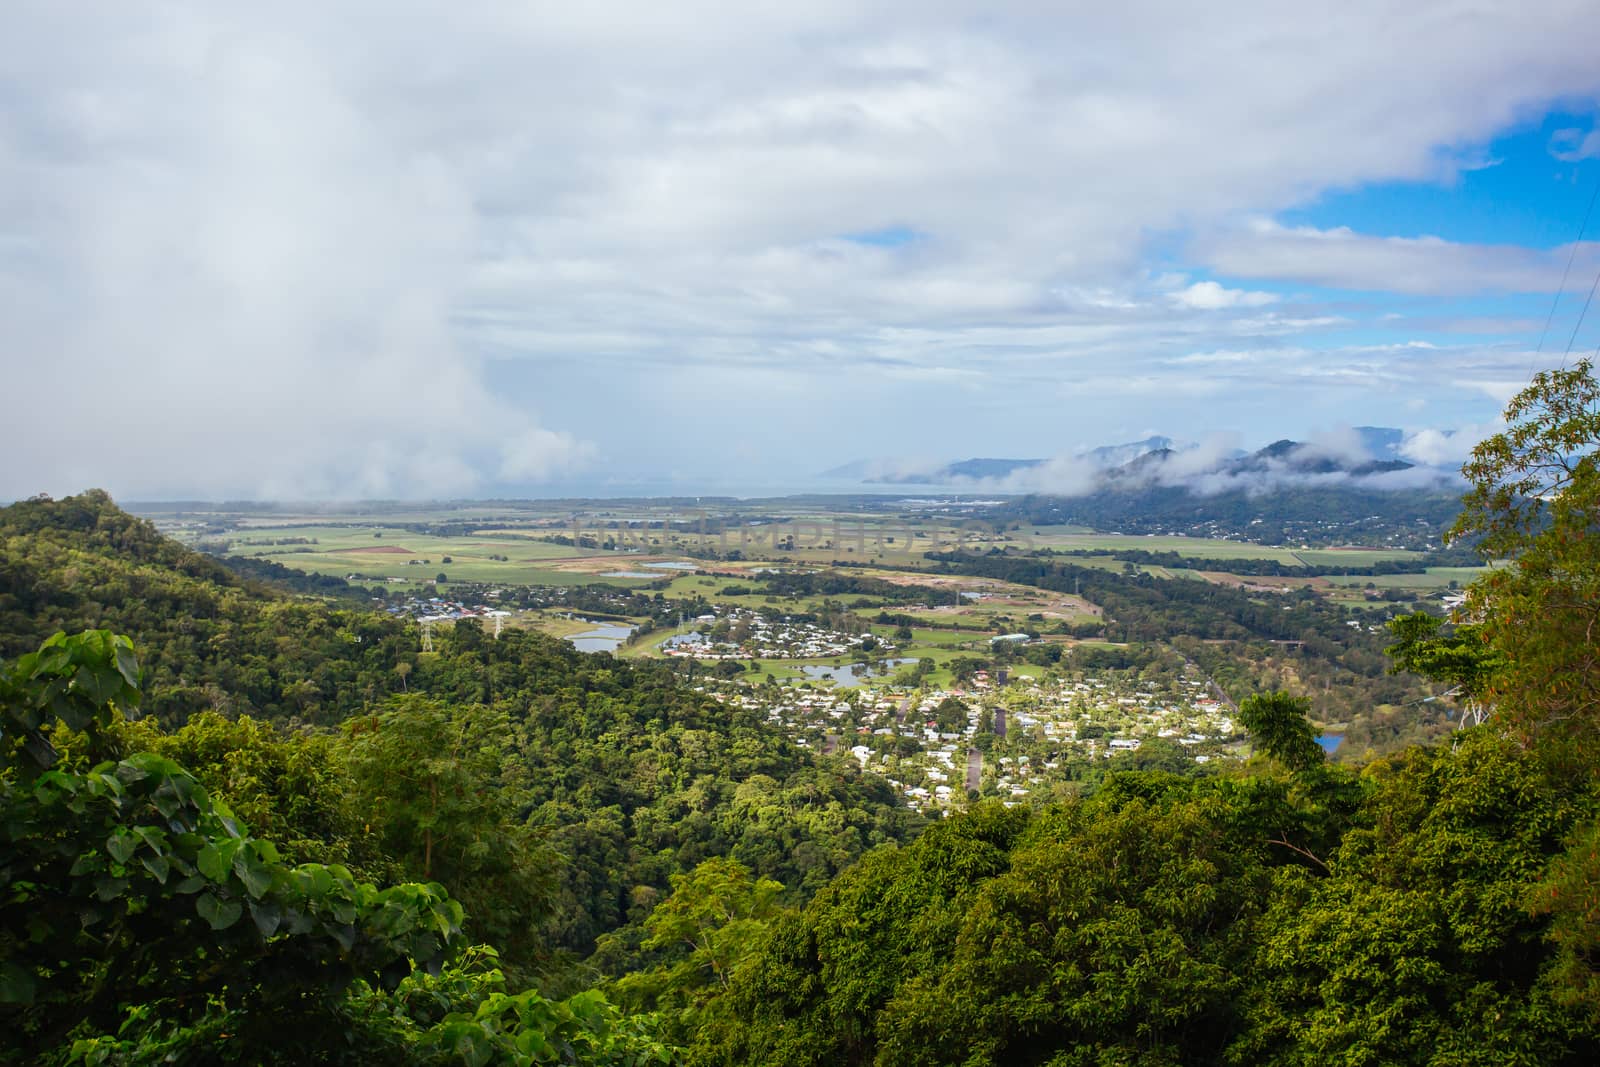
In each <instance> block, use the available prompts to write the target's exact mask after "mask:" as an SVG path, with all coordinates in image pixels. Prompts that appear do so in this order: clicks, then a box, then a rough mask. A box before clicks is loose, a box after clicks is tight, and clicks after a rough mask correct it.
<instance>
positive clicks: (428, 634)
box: [420, 619, 433, 652]
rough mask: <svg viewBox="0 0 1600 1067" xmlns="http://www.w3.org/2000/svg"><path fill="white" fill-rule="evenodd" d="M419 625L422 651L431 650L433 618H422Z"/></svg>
mask: <svg viewBox="0 0 1600 1067" xmlns="http://www.w3.org/2000/svg"><path fill="white" fill-rule="evenodd" d="M420 625H421V626H422V651H424V652H432V651H433V620H432V619H423V620H421V623H420Z"/></svg>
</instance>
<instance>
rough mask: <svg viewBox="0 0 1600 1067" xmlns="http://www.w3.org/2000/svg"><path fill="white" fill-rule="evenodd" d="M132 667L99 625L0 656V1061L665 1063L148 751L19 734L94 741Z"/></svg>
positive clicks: (596, 1010) (638, 1025)
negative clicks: (305, 853)
mask: <svg viewBox="0 0 1600 1067" xmlns="http://www.w3.org/2000/svg"><path fill="white" fill-rule="evenodd" d="M135 670H136V667H135V665H134V664H133V663H132V662H131V651H130V650H129V649H128V647H127V645H126V643H125V641H123V640H118V639H116V638H114V637H112V635H110V634H108V633H104V632H91V633H86V634H83V635H80V636H78V637H65V636H57V637H54V638H52V639H51V640H50V641H49V642H47V644H46V647H45V649H44V650H43V651H42V653H41V654H40V655H38V656H32V657H23V659H22V661H21V662H19V663H18V664H16V665H14V666H10V667H4V666H0V676H3V678H4V685H3V688H0V696H3V699H0V706H3V708H4V711H5V724H6V728H5V735H4V738H3V740H4V741H5V742H6V746H7V747H6V749H5V762H4V764H3V767H0V770H3V777H0V1022H3V1024H4V1025H5V1027H6V1032H7V1035H8V1038H7V1042H6V1047H5V1049H4V1051H3V1052H0V1060H3V1061H6V1062H16V1063H35V1062H68V1061H71V1062H87V1063H122V1062H127V1063H145V1062H151V1061H154V1060H161V1061H164V1062H192V1063H219V1062H237V1063H263V1062H285V1063H287V1062H296V1061H301V1062H303V1061H306V1060H312V1061H315V1062H352V1063H368V1062H373V1061H374V1060H379V1061H390V1062H419V1063H427V1062H462V1061H465V1062H472V1063H488V1062H506V1063H561V1062H576V1060H577V1058H578V1057H579V1055H580V1050H587V1051H584V1052H583V1053H582V1055H583V1062H643V1060H642V1059H641V1057H646V1056H648V1057H650V1058H653V1059H655V1060H657V1061H659V1062H666V1061H668V1060H670V1058H671V1056H670V1053H669V1051H668V1050H667V1049H666V1048H665V1047H664V1046H660V1045H659V1044H658V1043H656V1042H655V1041H654V1040H653V1038H652V1037H651V1036H650V1033H649V1027H648V1021H647V1020H640V1021H638V1022H629V1021H627V1020H624V1019H623V1018H622V1017H621V1016H620V1014H619V1013H618V1012H617V1011H616V1010H615V1009H614V1008H611V1007H610V1006H609V1005H607V1004H606V1003H605V1002H604V1000H603V998H601V997H599V996H598V995H597V994H590V995H586V996H584V997H581V998H574V999H573V1000H570V1001H567V1002H550V1001H547V1000H545V999H544V998H542V997H540V996H539V995H538V994H537V993H535V992H531V991H530V992H526V993H520V994H510V993H506V992H505V991H504V990H503V988H501V986H502V985H503V978H502V977H501V976H500V975H499V972H498V971H497V970H494V969H492V968H487V969H486V968H481V967H480V968H478V969H477V970H473V969H471V968H466V969H464V968H463V967H462V966H461V964H460V962H459V959H458V953H459V952H460V951H461V949H462V948H464V947H465V938H464V937H463V935H462V922H463V919H464V914H463V912H462V908H461V905H460V904H458V903H457V902H456V901H454V900H452V899H451V898H450V897H449V895H448V894H447V893H446V892H445V891H444V889H443V887H441V886H439V885H438V884H416V883H404V884H400V885H395V886H391V887H389V888H387V889H378V888H376V887H374V886H372V885H370V884H366V883H362V882H359V881H357V880H356V879H355V878H354V877H352V875H351V873H350V872H349V870H348V869H346V868H344V867H342V866H339V865H336V864H318V863H303V864H299V865H295V866H291V865H289V864H287V863H285V862H284V861H283V860H282V858H281V857H280V856H279V854H278V851H277V849H276V848H275V847H274V846H273V845H272V844H271V843H270V842H267V841H263V840H260V839H257V838H254V837H252V836H251V835H250V833H249V831H248V830H247V829H246V828H245V827H244V825H243V824H242V823H241V822H240V821H239V820H238V819H237V818H235V816H234V814H233V813H232V811H230V810H229V809H228V807H227V806H226V805H225V804H222V803H220V802H218V801H216V800H214V799H213V798H212V797H211V796H210V795H209V794H208V793H207V792H206V790H205V789H204V788H203V787H202V786H201V785H200V783H199V782H198V781H197V780H196V779H195V778H194V777H193V776H191V775H189V774H188V773H187V772H185V771H184V770H182V769H181V768H180V767H178V766H177V765H176V764H174V763H172V762H171V761H170V760H167V759H165V758H163V757H161V756H158V755H155V754H153V753H134V754H131V755H129V756H127V757H126V758H123V759H120V760H115V761H106V762H102V763H99V764H97V765H95V766H94V767H93V768H91V769H88V770H61V769H54V768H53V764H54V763H55V762H56V761H55V759H54V756H55V753H54V752H53V751H46V750H44V749H41V748H39V747H38V746H36V745H30V744H28V743H27V741H28V740H31V738H25V739H20V740H21V741H22V743H20V744H15V745H13V744H12V742H13V740H17V739H14V737H13V734H14V732H15V729H16V727H15V725H14V724H15V723H17V722H19V721H22V722H30V721H32V720H33V718H34V716H33V714H32V713H33V711H34V710H35V709H38V708H41V707H44V708H49V709H51V711H52V713H54V714H56V715H57V716H58V718H59V721H60V722H61V723H63V724H72V723H75V724H79V725H80V726H81V727H82V728H83V730H84V732H86V733H88V734H89V735H90V743H89V745H88V746H87V747H88V748H89V749H90V750H91V751H92V750H93V749H94V748H95V747H96V745H97V743H98V742H97V738H96V737H95V735H98V734H99V733H100V732H102V731H103V730H104V728H105V727H107V726H109V725H110V724H111V723H112V721H113V720H114V719H115V717H116V715H117V714H118V712H119V711H121V710H123V709H126V708H129V707H131V706H133V705H134V704H136V703H137V699H138V691H137V689H135V688H133V687H132V686H131V685H130V684H129V682H128V680H127V676H128V674H130V673H133V672H134V671H135ZM45 725H46V723H45V722H44V721H39V722H36V723H34V725H33V727H32V729H34V730H36V731H37V730H40V729H42V728H43V727H44V726H45ZM47 766H50V767H51V768H52V769H44V768H45V767H47ZM483 955H484V954H483V952H482V950H480V952H479V958H480V959H481V958H483ZM490 958H492V954H490ZM414 1009H415V1010H414Z"/></svg>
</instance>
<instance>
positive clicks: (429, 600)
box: [384, 593, 511, 622]
mask: <svg viewBox="0 0 1600 1067" xmlns="http://www.w3.org/2000/svg"><path fill="white" fill-rule="evenodd" d="M494 595H495V594H494V593H490V594H489V596H491V597H492V596H494ZM384 610H385V611H386V612H388V613H389V614H390V615H403V616H406V617H409V618H413V619H421V620H426V621H428V622H442V621H445V620H450V621H454V620H456V619H494V618H496V617H498V618H502V619H503V618H508V617H509V616H510V615H511V612H509V611H504V610H502V609H500V608H497V607H492V606H490V605H487V604H470V603H467V602H465V601H461V600H450V599H447V598H445V597H438V596H433V597H422V596H414V597H411V598H409V599H407V600H405V601H404V602H402V603H399V604H391V605H389V606H388V607H387V608H385V609H384Z"/></svg>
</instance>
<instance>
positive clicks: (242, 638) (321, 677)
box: [0, 491, 414, 725]
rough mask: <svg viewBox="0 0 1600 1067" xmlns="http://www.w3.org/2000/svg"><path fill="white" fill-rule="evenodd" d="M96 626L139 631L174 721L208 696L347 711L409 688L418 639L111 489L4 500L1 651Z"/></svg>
mask: <svg viewBox="0 0 1600 1067" xmlns="http://www.w3.org/2000/svg"><path fill="white" fill-rule="evenodd" d="M94 628H105V629H109V630H113V631H115V632H117V633H121V634H127V635H128V636H130V637H132V638H133V639H134V641H135V643H136V644H137V646H138V648H139V654H140V659H141V663H142V664H143V666H144V668H145V671H146V677H145V680H144V690H145V708H146V713H147V714H152V715H154V716H155V717H156V718H158V719H159V720H161V721H162V722H165V723H168V724H172V725H176V724H178V723H182V722H183V721H185V720H187V719H188V717H189V716H190V715H192V714H194V713H195V712H198V711H201V710H203V709H207V708H212V709H216V710H219V711H226V712H230V713H239V714H250V715H255V716H260V717H264V718H268V719H273V720H280V721H283V720H288V719H290V718H299V719H301V720H303V721H308V722H321V723H332V722H337V721H339V720H341V719H343V718H344V717H346V716H348V715H349V714H351V713H352V712H355V711H357V710H359V709H361V708H362V707H364V706H366V705H367V704H369V703H370V702H372V701H375V700H381V699H383V698H384V697H386V696H388V695H390V694H392V693H397V692H400V691H401V690H402V689H403V688H404V685H403V682H402V680H401V678H400V677H398V676H397V674H396V673H395V668H396V666H397V665H398V664H399V663H401V662H402V661H403V660H404V659H405V656H406V652H407V650H408V647H411V646H408V644H407V640H406V637H405V633H404V629H403V627H402V625H401V624H400V623H398V622H395V621H394V620H391V619H388V618H386V617H383V616H381V615H377V614H373V613H369V612H364V611H360V610H351V609H350V608H348V607H331V606H329V605H327V604H325V603H321V602H317V601H309V600H301V599H296V598H291V597H286V596H283V595H280V594H279V593H277V592H275V591H274V590H272V589H270V588H269V587H267V586H266V585H263V584H260V583H256V582H252V581H249V580H247V579H245V578H242V577H241V576H239V575H238V574H236V573H234V572H233V571H231V570H229V569H228V568H227V567H225V566H223V565H222V564H220V563H218V562H217V561H215V560H213V559H211V558H210V557H209V556H205V555H202V554H201V553H198V552H193V551H190V550H189V549H186V548H184V547H183V546H182V545H179V544H178V543H176V542H174V541H172V540H170V539H168V538H165V537H163V536H162V535H161V534H160V533H159V532H157V530H156V528H155V527H154V526H152V525H151V524H150V523H148V522H146V521H144V520H142V519H137V518H134V517H133V516H132V515H129V514H128V513H126V512H124V511H122V510H121V509H120V508H118V507H117V506H116V505H115V504H114V503H112V501H111V498H110V497H109V496H107V495H106V494H105V493H102V492H99V491H90V492H86V493H83V494H80V495H78V496H72V497H66V498H64V499H62V500H46V499H37V500H28V501H22V502H19V503H16V504H13V505H11V506H10V507H6V508H0V657H5V658H12V657H14V656H17V655H20V654H22V653H24V652H28V651H30V650H32V649H35V648H38V647H39V643H40V642H41V641H42V640H44V638H46V637H48V636H49V635H50V634H52V633H55V632H56V631H57V630H62V631H65V632H67V633H76V632H78V631H80V630H86V629H94ZM412 644H413V645H414V642H413V643H412Z"/></svg>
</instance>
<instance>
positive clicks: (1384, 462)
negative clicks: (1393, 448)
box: [1221, 438, 1412, 477]
mask: <svg viewBox="0 0 1600 1067" xmlns="http://www.w3.org/2000/svg"><path fill="white" fill-rule="evenodd" d="M1411 467H1412V464H1410V463H1407V462H1406V461H1405V460H1403V459H1372V458H1363V457H1358V456H1340V455H1335V454H1334V453H1332V452H1328V451H1325V450H1323V449H1320V448H1317V447H1316V446H1314V445H1308V444H1303V443H1301V442H1299V441H1290V440H1288V439H1287V438H1285V439H1284V440H1281V441H1274V442H1272V443H1271V444H1270V445H1268V446H1266V447H1265V448H1262V449H1259V450H1257V451H1255V452H1252V453H1250V454H1249V455H1248V456H1245V457H1243V458H1242V459H1235V460H1231V461H1229V462H1228V463H1226V464H1224V465H1223V466H1222V468H1221V469H1222V470H1223V471H1225V472H1227V473H1230V474H1251V473H1257V472H1259V473H1270V472H1278V471H1281V472H1286V473H1292V474H1351V475H1355V476H1357V477H1360V476H1364V475H1369V474H1385V473H1388V472H1391V471H1403V470H1410V469H1411Z"/></svg>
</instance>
